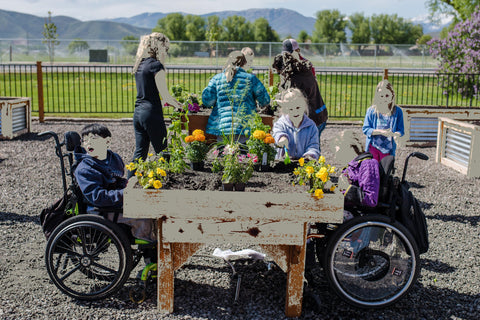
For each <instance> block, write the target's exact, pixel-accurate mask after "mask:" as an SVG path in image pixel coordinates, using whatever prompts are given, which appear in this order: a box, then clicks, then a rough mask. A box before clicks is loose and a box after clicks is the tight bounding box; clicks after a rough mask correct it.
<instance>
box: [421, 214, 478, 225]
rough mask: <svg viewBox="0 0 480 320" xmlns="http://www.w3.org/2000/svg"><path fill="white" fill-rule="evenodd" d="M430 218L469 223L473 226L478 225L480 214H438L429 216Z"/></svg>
mask: <svg viewBox="0 0 480 320" xmlns="http://www.w3.org/2000/svg"><path fill="white" fill-rule="evenodd" d="M427 218H428V219H435V220H440V221H443V222H460V223H465V224H466V223H469V224H470V225H471V226H472V227H476V226H478V223H479V221H480V216H471V217H469V216H463V215H461V214H452V215H446V214H436V215H434V216H427Z"/></svg>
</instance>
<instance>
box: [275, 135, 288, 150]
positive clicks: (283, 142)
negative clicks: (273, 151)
mask: <svg viewBox="0 0 480 320" xmlns="http://www.w3.org/2000/svg"><path fill="white" fill-rule="evenodd" d="M277 146H278V147H280V148H283V147H285V146H286V147H287V149H288V139H287V137H281V138H280V140H278V142H277Z"/></svg>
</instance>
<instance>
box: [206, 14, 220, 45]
mask: <svg viewBox="0 0 480 320" xmlns="http://www.w3.org/2000/svg"><path fill="white" fill-rule="evenodd" d="M222 33H223V28H222V26H221V25H220V18H219V17H218V16H209V17H208V18H207V27H206V32H205V37H206V39H207V41H209V42H215V41H218V40H220V38H221V37H222Z"/></svg>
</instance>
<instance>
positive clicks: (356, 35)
mask: <svg viewBox="0 0 480 320" xmlns="http://www.w3.org/2000/svg"><path fill="white" fill-rule="evenodd" d="M347 26H348V29H350V31H352V38H351V43H358V51H361V50H362V45H361V44H368V43H370V40H371V38H372V31H371V29H370V18H368V17H365V16H364V15H363V13H354V14H353V15H351V16H350V19H349V20H348V23H347Z"/></svg>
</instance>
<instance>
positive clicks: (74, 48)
mask: <svg viewBox="0 0 480 320" xmlns="http://www.w3.org/2000/svg"><path fill="white" fill-rule="evenodd" d="M89 48H90V46H89V45H88V42H87V41H85V40H82V39H80V38H75V39H73V41H72V42H70V43H69V44H68V47H67V49H68V52H70V54H74V53H75V52H82V51H85V50H88V49H89Z"/></svg>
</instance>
